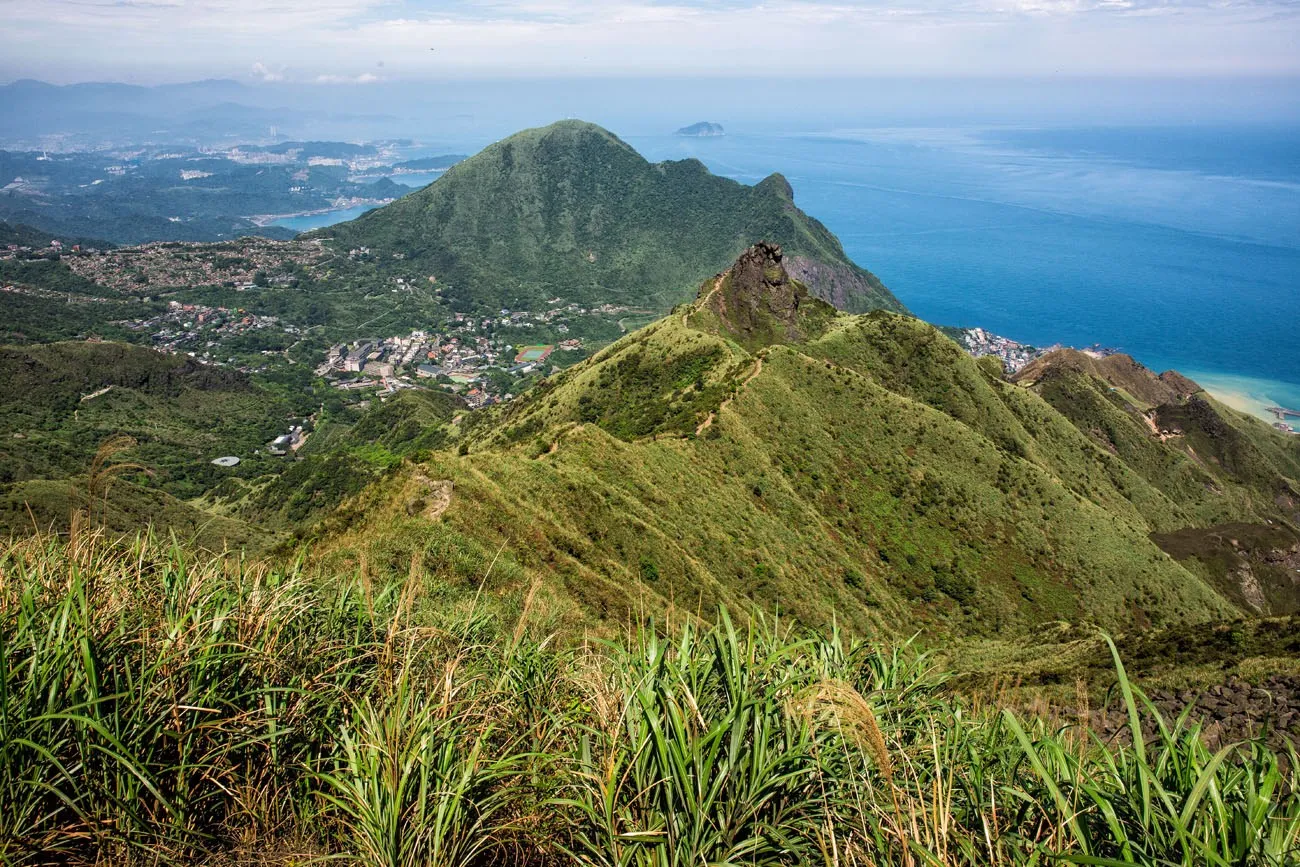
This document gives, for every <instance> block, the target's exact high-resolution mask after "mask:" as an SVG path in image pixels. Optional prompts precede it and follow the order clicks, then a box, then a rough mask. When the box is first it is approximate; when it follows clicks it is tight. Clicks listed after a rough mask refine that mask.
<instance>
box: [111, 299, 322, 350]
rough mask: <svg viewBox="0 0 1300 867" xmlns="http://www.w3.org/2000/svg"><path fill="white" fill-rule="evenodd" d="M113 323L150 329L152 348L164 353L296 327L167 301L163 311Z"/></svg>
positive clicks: (224, 309) (295, 331) (233, 311)
mask: <svg viewBox="0 0 1300 867" xmlns="http://www.w3.org/2000/svg"><path fill="white" fill-rule="evenodd" d="M117 324H118V325H122V326H124V327H126V328H130V329H131V330H133V331H148V332H151V333H152V336H153V342H154V345H155V347H156V348H158V349H162V350H165V351H168V352H184V351H193V350H197V349H200V348H212V347H216V346H219V345H220V340H221V339H223V338H228V337H233V336H235V335H239V334H245V333H247V332H249V331H254V330H257V329H274V330H277V331H283V332H284V333H286V334H295V335H296V334H298V333H299V329H298V327H297V326H295V325H288V324H285V323H282V322H281V321H280V320H279V319H278V318H276V317H274V316H258V315H255V314H253V313H248V312H247V311H244V310H236V309H232V308H229V307H208V306H206V305H203V304H182V303H180V302H179V301H171V302H168V304H167V310H166V312H165V313H162V314H160V315H158V316H151V317H149V318H147V319H131V320H127V321H124V322H119V323H117Z"/></svg>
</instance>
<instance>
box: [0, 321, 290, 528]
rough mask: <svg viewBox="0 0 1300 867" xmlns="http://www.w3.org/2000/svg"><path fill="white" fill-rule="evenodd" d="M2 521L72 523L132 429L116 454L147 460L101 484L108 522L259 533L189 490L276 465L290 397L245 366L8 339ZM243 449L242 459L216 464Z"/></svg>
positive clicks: (3, 354)
mask: <svg viewBox="0 0 1300 867" xmlns="http://www.w3.org/2000/svg"><path fill="white" fill-rule="evenodd" d="M0 377H3V379H4V381H5V383H6V384H7V387H6V388H5V389H4V391H3V393H2V396H0V532H3V531H11V530H16V531H22V530H30V529H31V527H32V525H33V523H35V524H36V525H37V526H42V527H46V526H50V525H54V526H64V525H66V523H67V521H68V517H69V514H70V512H71V511H72V510H73V509H75V508H81V507H84V506H85V505H86V503H85V502H83V501H84V499H85V497H86V496H87V492H88V491H89V489H90V488H91V487H93V486H92V485H91V484H90V483H89V479H88V477H87V474H88V473H93V470H92V467H93V466H94V463H95V459H96V452H97V451H98V450H99V449H100V447H101V446H102V445H103V444H104V443H106V442H109V441H112V440H114V439H115V438H121V437H127V438H129V440H128V441H124V442H123V443H122V446H123V447H122V448H120V449H118V450H116V451H115V452H114V454H113V456H112V458H113V462H114V463H122V464H133V465H138V466H139V469H134V470H131V471H130V472H127V473H124V474H120V475H117V476H115V477H114V478H113V481H112V485H111V496H108V494H109V493H110V492H109V491H108V490H104V491H100V492H99V493H100V495H101V496H100V497H99V499H100V500H101V502H99V503H97V504H96V508H97V509H99V510H100V511H102V513H103V514H102V516H100V517H102V523H104V524H105V525H106V526H108V527H110V528H112V529H116V530H120V531H123V532H130V531H134V530H137V529H139V527H141V526H142V525H144V524H147V523H150V522H153V523H155V524H157V525H158V526H160V527H169V528H173V529H176V530H177V531H178V532H180V533H181V534H182V535H183V536H185V537H187V538H193V537H195V536H196V534H197V535H198V536H201V537H203V538H204V539H205V541H208V542H211V541H213V540H214V539H216V538H218V537H219V538H229V539H231V540H232V541H235V542H243V541H245V540H247V539H251V538H253V537H256V536H259V535H260V534H259V533H258V532H257V531H255V530H253V529H251V528H249V527H246V526H243V525H242V524H239V522H235V521H231V520H230V519H228V518H226V517H225V516H222V515H215V514H211V513H209V512H208V511H207V510H206V509H204V508H203V507H202V506H201V505H199V504H196V503H192V502H191V501H192V500H194V499H195V498H197V497H200V496H202V495H203V494H204V493H206V492H207V491H209V490H210V489H212V488H213V487H214V486H216V485H219V484H221V483H223V482H224V481H227V480H228V479H230V478H231V477H232V476H234V477H242V478H253V477H256V476H259V475H262V474H264V473H268V472H277V471H278V470H279V469H280V466H281V464H280V462H279V460H278V459H276V458H272V457H270V456H267V455H265V454H263V455H258V454H257V452H258V450H264V449H265V446H266V443H267V442H268V441H269V440H271V439H273V438H274V437H275V436H277V435H279V434H281V433H283V432H284V431H285V430H286V429H287V426H288V424H289V419H290V418H291V416H292V413H293V406H294V404H293V402H292V401H290V400H287V399H285V398H283V397H280V396H277V395H276V394H274V393H272V392H270V391H268V390H267V389H265V388H263V387H261V386H259V385H257V384H255V383H253V382H252V381H250V379H249V378H248V377H247V376H245V375H244V374H241V373H238V372H235V371H232V370H229V369H225V368H219V367H214V366H208V365H203V364H199V363H198V362H196V361H194V360H193V359H191V358H188V357H185V356H178V355H165V354H162V353H158V352H154V351H153V350H149V349H144V348H142V347H136V346H128V345H125V344H119V343H98V342H63V343H50V344H40V345H35V346H22V347H13V346H0ZM223 455H236V456H239V457H241V458H242V462H241V463H240V465H239V466H238V467H235V468H231V469H228V468H223V467H217V466H214V465H212V463H211V461H212V459H213V458H216V457H220V456H223Z"/></svg>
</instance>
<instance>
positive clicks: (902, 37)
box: [0, 0, 1300, 85]
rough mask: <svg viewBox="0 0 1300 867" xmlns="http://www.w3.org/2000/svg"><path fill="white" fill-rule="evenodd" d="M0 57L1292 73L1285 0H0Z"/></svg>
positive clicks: (227, 69) (357, 69)
mask: <svg viewBox="0 0 1300 867" xmlns="http://www.w3.org/2000/svg"><path fill="white" fill-rule="evenodd" d="M431 48H432V49H434V50H432V51H431V50H430V49H431ZM0 58H3V59H2V60H0V75H5V76H7V77H9V78H18V77H33V78H41V79H45V80H49V81H55V82H59V83H66V82H71V81H84V80H122V81H136V82H141V83H152V82H160V81H179V80H188V79H194V78H204V77H223V78H237V79H240V80H243V81H250V82H251V81H257V80H265V81H285V82H304V83H306V82H318V83H320V84H322V85H326V84H333V83H342V82H362V83H365V82H371V81H381V80H396V79H405V80H411V79H421V78H435V77H436V78H443V77H446V76H448V75H452V76H467V77H481V76H503V77H515V76H519V75H538V76H545V75H575V74H576V75H587V74H590V75H605V74H611V73H612V74H628V75H656V74H662V73H674V74H695V73H701V74H727V75H748V74H756V73H761V74H766V75H773V74H776V75H784V74H795V75H846V74H852V75H880V74H897V75H971V74H983V75H1051V74H1057V73H1060V74H1066V75H1098V74H1100V75H1159V76H1182V75H1221V74H1228V75H1241V74H1294V73H1297V72H1300V0H912V2H906V0H826V2H821V0H772V2H749V0H723V2H689V0H681V2H657V0H626V2H609V3H605V2H600V3H588V2H576V0H441V2H439V0H433V2H428V0H425V2H419V0H310V2H289V0H0Z"/></svg>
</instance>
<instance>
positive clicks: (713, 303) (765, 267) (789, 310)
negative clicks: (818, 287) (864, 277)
mask: <svg viewBox="0 0 1300 867" xmlns="http://www.w3.org/2000/svg"><path fill="white" fill-rule="evenodd" d="M700 299H701V301H700V303H701V305H702V306H703V307H704V308H705V309H707V310H708V311H709V312H711V313H713V314H714V315H715V316H716V317H717V318H718V322H719V324H720V325H721V326H722V330H723V331H724V332H726V333H727V334H728V335H729V336H731V337H733V338H735V339H736V340H737V341H739V342H740V343H741V344H744V345H747V346H752V345H755V344H758V345H766V344H771V343H796V342H799V341H802V340H806V339H807V338H808V337H810V336H812V334H813V333H814V332H816V331H817V330H818V326H819V325H820V323H821V321H822V320H825V319H826V318H829V317H833V316H834V315H835V310H834V308H832V307H831V306H830V305H829V304H827V303H826V302H824V301H822V300H821V299H819V298H814V297H813V296H812V295H810V294H809V293H808V289H807V288H806V287H805V286H804V285H803V284H802V283H799V282H798V281H795V280H792V279H790V274H789V273H788V272H787V271H786V269H785V265H784V256H783V254H782V252H781V247H780V246H779V245H777V244H772V243H768V242H766V241H760V242H759V243H757V244H755V245H754V246H752V247H750V248H749V249H748V250H746V251H745V252H744V253H741V254H740V258H739V259H737V260H736V264H735V265H733V266H732V267H731V269H730V270H728V271H726V272H724V273H723V274H720V275H718V277H716V278H714V279H713V280H711V281H709V282H708V283H705V284H704V286H703V287H701V289H700Z"/></svg>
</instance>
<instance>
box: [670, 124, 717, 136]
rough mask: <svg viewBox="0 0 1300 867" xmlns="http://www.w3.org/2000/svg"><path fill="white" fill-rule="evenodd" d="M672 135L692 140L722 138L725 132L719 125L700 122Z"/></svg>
mask: <svg viewBox="0 0 1300 867" xmlns="http://www.w3.org/2000/svg"><path fill="white" fill-rule="evenodd" d="M673 134H674V135H683V136H690V137H692V138H714V137H716V136H724V135H726V134H727V132H726V130H724V129H723V128H722V124H720V123H712V122H710V121H707V120H702V121H700V122H699V123H693V124H691V125H690V126H684V127H682V128H681V129H679V130H677V132H675V133H673Z"/></svg>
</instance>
